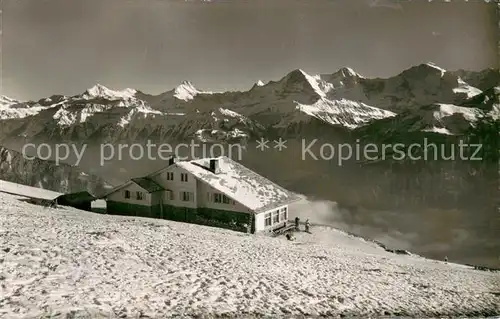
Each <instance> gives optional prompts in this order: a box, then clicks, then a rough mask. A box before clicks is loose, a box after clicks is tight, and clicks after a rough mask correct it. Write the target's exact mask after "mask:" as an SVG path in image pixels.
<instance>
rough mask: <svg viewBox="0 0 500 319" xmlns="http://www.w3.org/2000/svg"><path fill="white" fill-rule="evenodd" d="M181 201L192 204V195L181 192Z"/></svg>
mask: <svg viewBox="0 0 500 319" xmlns="http://www.w3.org/2000/svg"><path fill="white" fill-rule="evenodd" d="M181 199H182V201H183V202H192V201H193V199H194V195H193V193H191V192H181Z"/></svg>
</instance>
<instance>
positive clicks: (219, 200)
mask: <svg viewBox="0 0 500 319" xmlns="http://www.w3.org/2000/svg"><path fill="white" fill-rule="evenodd" d="M214 203H222V194H220V193H215V194H214Z"/></svg>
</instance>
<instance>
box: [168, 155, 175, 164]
mask: <svg viewBox="0 0 500 319" xmlns="http://www.w3.org/2000/svg"><path fill="white" fill-rule="evenodd" d="M176 161H177V160H176V158H175V156H170V158H169V159H168V166H170V165H174V163H175V162H176Z"/></svg>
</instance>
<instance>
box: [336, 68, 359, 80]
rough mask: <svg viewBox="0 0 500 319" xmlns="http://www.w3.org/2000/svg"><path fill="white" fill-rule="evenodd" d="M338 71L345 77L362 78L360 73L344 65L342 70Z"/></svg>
mask: <svg viewBox="0 0 500 319" xmlns="http://www.w3.org/2000/svg"><path fill="white" fill-rule="evenodd" d="M337 73H339V74H341V75H342V76H343V77H346V78H349V77H358V78H362V77H363V76H361V75H360V74H359V73H357V72H355V71H354V70H353V69H351V68H350V67H343V68H341V69H340V70H338V71H337Z"/></svg>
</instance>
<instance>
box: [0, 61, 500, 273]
mask: <svg viewBox="0 0 500 319" xmlns="http://www.w3.org/2000/svg"><path fill="white" fill-rule="evenodd" d="M499 80H500V76H499V73H498V70H495V69H486V70H482V71H465V70H457V71H448V70H445V69H443V68H441V67H439V66H437V65H435V64H434V63H422V64H420V65H416V66H413V67H411V68H408V69H406V70H403V71H402V72H400V73H399V74H396V75H394V76H392V77H388V78H367V77H364V76H363V75H361V74H359V73H357V72H356V71H354V70H353V69H351V68H348V67H345V68H342V69H340V70H338V71H336V72H334V73H325V74H317V75H313V74H308V73H307V72H305V71H304V70H301V69H296V70H293V71H291V72H289V73H288V74H286V75H284V76H283V77H282V78H281V79H277V80H275V81H268V82H265V81H263V80H258V81H256V83H255V84H254V85H253V86H252V87H251V88H249V89H248V90H246V91H227V92H207V91H205V90H202V89H199V88H196V87H195V86H194V85H193V84H192V83H191V82H189V81H183V82H182V83H181V84H180V85H179V86H177V87H176V88H174V89H171V90H166V91H165V92H164V93H161V94H149V93H146V92H142V91H140V90H137V89H131V88H127V89H120V90H117V89H111V88H108V87H106V86H104V85H102V84H96V85H95V86H93V87H91V88H89V89H87V90H82V93H80V94H77V95H74V96H65V95H61V94H55V95H51V96H49V97H44V98H42V99H40V100H38V101H18V100H15V99H11V98H8V97H5V96H4V97H1V98H0V128H1V129H0V145H2V146H3V147H4V148H6V149H8V150H9V152H11V153H12V154H17V156H20V152H21V151H22V149H23V146H24V145H26V143H35V144H40V143H46V144H51V145H55V144H57V143H71V144H75V145H77V146H79V147H81V146H82V145H86V146H87V149H86V152H85V154H84V157H83V159H82V160H81V161H77V158H75V157H70V158H69V159H68V160H66V161H65V163H66V164H69V165H75V164H76V163H77V162H78V170H79V171H82V172H85V173H86V174H89V175H92V176H99V178H102V179H104V180H106V181H108V182H109V183H110V184H112V185H117V184H119V183H122V182H124V181H126V180H128V179H129V178H131V177H137V176H140V175H142V174H147V173H149V172H151V171H152V170H155V169H158V168H160V167H162V166H164V165H165V163H164V161H161V160H151V159H149V158H141V159H134V158H132V156H130V154H128V153H126V152H125V153H124V154H122V155H123V156H122V157H120V158H113V159H111V160H109V161H108V162H106V163H104V164H103V165H101V163H100V159H99V157H100V155H102V154H100V153H99V152H100V145H102V144H103V143H111V144H113V145H118V144H121V145H123V144H129V145H130V144H132V143H139V144H143V145H144V144H145V143H146V142H147V141H150V142H152V143H169V144H170V145H172V146H175V145H179V144H180V143H189V142H190V141H194V142H196V143H200V144H201V143H203V144H207V145H213V144H214V143H222V144H224V145H229V144H235V143H237V144H240V145H243V146H245V152H244V154H243V156H242V157H241V158H237V160H240V162H242V163H243V164H244V165H246V166H248V167H249V168H251V169H253V170H255V171H257V172H259V173H261V174H263V175H265V176H267V177H269V178H270V179H272V180H274V181H276V182H277V183H279V184H281V185H283V186H284V187H287V188H289V189H290V190H292V191H296V192H299V193H301V194H305V195H306V196H309V197H310V198H317V199H325V200H331V201H335V202H337V203H338V204H339V205H340V206H341V207H342V208H343V209H345V210H346V211H348V212H349V213H347V214H342V218H343V219H344V222H345V224H351V225H363V227H365V228H366V227H371V228H372V230H373V229H375V230H378V231H379V233H383V232H384V231H385V230H387V229H388V228H394V229H397V230H398V231H399V232H400V233H404V234H406V233H412V234H415V233H416V234H418V236H417V237H418V238H417V237H412V238H406V239H407V240H408V241H410V242H411V243H412V245H414V246H415V247H412V248H413V249H415V250H416V251H417V252H419V253H422V254H424V255H425V254H427V255H428V256H429V255H432V256H434V255H435V256H441V255H442V254H443V251H446V253H447V254H448V256H452V255H453V254H456V256H457V257H458V258H462V259H463V260H464V262H468V263H475V264H487V265H494V266H498V265H497V263H498V260H496V257H492V254H494V253H492V252H494V251H498V248H499V247H498V245H496V246H495V244H493V243H492V242H495V241H496V235H495V233H496V231H495V229H499V228H500V224H499V221H497V219H494V221H493V222H491V221H492V218H495V216H496V214H497V211H496V205H497V204H498V203H497V200H498V198H499V197H498V190H497V187H496V185H497V179H496V177H497V172H498V163H495V162H488V163H486V162H484V161H481V162H471V161H463V160H457V161H449V160H448V161H447V160H436V161H412V160H404V161H394V160H391V159H384V160H380V161H366V160H362V159H361V160H360V159H358V158H349V159H346V160H345V161H344V162H343V163H342V164H341V165H340V163H339V162H338V161H337V158H335V159H333V160H315V159H313V158H305V159H304V158H303V154H302V148H303V147H302V146H303V143H304V141H306V142H307V143H308V142H310V141H313V140H317V143H316V144H315V146H314V147H313V148H312V149H313V152H315V154H319V152H320V149H319V148H320V145H324V144H325V143H328V144H329V145H330V144H331V145H339V144H343V143H349V144H351V145H354V143H361V144H368V143H378V144H380V143H404V144H407V143H409V142H418V143H422V141H423V139H428V141H429V142H434V143H438V144H442V145H446V146H447V147H453V146H454V145H456V144H457V143H458V141H459V140H460V139H462V138H466V139H471V138H473V137H471V136H475V135H470V136H469V135H468V134H469V133H468V132H470V131H471V130H474V128H475V127H477V123H480V122H481V121H482V119H483V118H487V117H489V118H491V119H497V120H498V119H499V118H500V103H499V93H500V85H499ZM55 93H57V92H55ZM260 138H264V139H267V140H269V141H270V144H269V145H270V149H269V150H268V151H266V152H265V153H263V152H262V151H260V150H258V149H256V148H255V146H256V140H258V139H260ZM278 138H282V139H284V140H286V141H287V142H286V143H287V144H286V149H283V150H282V151H277V150H276V149H273V147H272V146H273V145H272V141H273V140H277V139H278ZM496 139H497V140H498V138H496ZM489 141H490V142H488V143H494V142H495V141H493V142H491V140H489ZM497 145H498V144H497ZM490 146H492V147H490V149H491V148H493V149H495V147H496V145H493V144H492V145H490ZM497 149H498V148H497ZM183 151H184V152H187V151H185V150H183ZM32 155H33V154H32ZM177 155H188V154H184V153H183V154H177ZM191 155H192V154H191ZM337 157H338V155H337ZM0 165H2V163H1V162H0ZM4 165H7V164H4ZM19 170H22V169H21V168H20V169H19ZM2 174H3V173H0V178H2ZM12 174H13V173H11V175H12ZM16 174H17V175H16V176H21V173H20V172H18V173H16ZM38 174H39V175H40V174H41V175H44V174H45V175H47V176H39V177H37V178H36V179H35V180H40V179H42V180H43V178H49V179H50V178H51V176H50V173H43V172H41V173H40V172H39V173H38ZM11 180H12V179H11ZM13 181H15V180H13ZM49 184H50V185H51V186H50V187H51V189H52V190H56V191H60V189H58V186H57V185H58V182H55V181H54V182H51V183H48V184H47V185H49ZM75 185H76V184H75ZM78 187H80V186H77V187H76V188H78ZM72 189H73V188H72ZM337 217H338V216H337ZM332 218H333V217H332ZM424 221H425V222H424ZM430 221H432V224H429V223H430ZM328 222H332V220H326V221H325V223H328ZM430 225H431V226H430ZM464 232H465V233H467V238H472V239H471V240H470V241H469V242H463V241H460V243H459V244H458V242H457V240H459V239H457V238H458V237H457V235H456V234H457V233H461V234H463V233H464ZM477 234H481V236H479V237H478V236H476V235H477ZM361 235H362V234H361ZM474 236H476V237H474ZM462 239H463V237H460V240H462ZM436 242H437V243H438V244H436ZM485 243H487V244H485ZM479 246H481V247H483V248H484V249H482V250H481V249H478V247H479ZM433 254H434V255H433ZM450 258H451V257H450ZM492 258H493V259H492Z"/></svg>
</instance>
